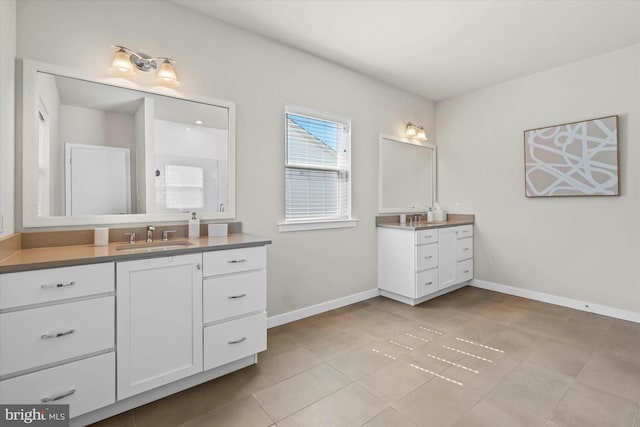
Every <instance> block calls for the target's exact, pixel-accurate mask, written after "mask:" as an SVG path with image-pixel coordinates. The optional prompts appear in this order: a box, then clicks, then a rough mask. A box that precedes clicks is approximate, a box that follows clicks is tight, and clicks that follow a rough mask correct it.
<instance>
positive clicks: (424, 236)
mask: <svg viewBox="0 0 640 427" xmlns="http://www.w3.org/2000/svg"><path fill="white" fill-rule="evenodd" d="M437 241H438V229H437V228H434V229H431V230H419V231H416V245H426V244H429V243H435V242H437Z"/></svg>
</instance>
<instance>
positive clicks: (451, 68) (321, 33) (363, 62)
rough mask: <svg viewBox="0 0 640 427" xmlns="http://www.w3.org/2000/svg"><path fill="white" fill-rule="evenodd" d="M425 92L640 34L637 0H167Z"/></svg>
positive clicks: (516, 73) (470, 85)
mask: <svg viewBox="0 0 640 427" xmlns="http://www.w3.org/2000/svg"><path fill="white" fill-rule="evenodd" d="M173 1H174V2H175V3H178V4H180V5H183V6H186V7H188V8H191V9H193V10H195V11H197V12H200V13H203V14H205V15H208V16H211V17H214V18H217V19H219V20H222V21H225V22H228V23H231V24H234V25H237V26H239V27H241V28H244V29H246V30H249V31H253V32H255V33H258V34H261V35H263V36H265V37H268V38H271V39H273V40H276V41H279V42H281V43H284V44H287V45H290V46H293V47H296V48H298V49H301V50H303V51H306V52H308V53H311V54H313V55H316V56H319V57H321V58H324V59H327V60H329V61H333V62H335V63H337V64H341V65H343V66H345V67H348V68H351V69H353V70H355V71H358V72H361V73H363V74H367V75H369V76H372V77H374V78H376V79H378V80H381V81H383V82H387V83H389V84H392V85H394V86H397V87H400V88H403V89H406V90H408V91H410V92H413V93H417V94H419V95H422V96H424V97H427V98H429V99H432V100H436V101H437V100H443V99H446V98H450V97H454V96H456V95H460V94H463V93H466V92H469V91H472V90H475V89H479V88H482V87H486V86H490V85H492V84H496V83H500V82H503V81H507V80H511V79H514V78H518V77H522V76H525V75H529V74H533V73H536V72H539V71H543V70H547V69H550V68H554V67H557V66H560V65H563V64H567V63H571V62H575V61H579V60H581V59H585V58H588V57H591V56H595V55H598V54H602V53H605V52H608V51H611V50H615V49H619V48H623V47H626V46H630V45H633V44H636V43H640V1H637V0H627V1H621V0H583V1H579V0H555V1H551V0H549V1H545V0H528V1H516V0H509V1H507V0H496V1H485V0H457V1H451V0H449V1H433V0H428V1H427V0H413V1H404V0H396V1H393V0H388V1H381V0H379V1H372V0H342V1H331V0H307V1H300V0H298V1H293V0H270V1H258V0H246V1H237V0H173Z"/></svg>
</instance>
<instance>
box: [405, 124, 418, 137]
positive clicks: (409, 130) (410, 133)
mask: <svg viewBox="0 0 640 427" xmlns="http://www.w3.org/2000/svg"><path fill="white" fill-rule="evenodd" d="M416 132H417V130H416V127H415V125H414V124H413V123H411V122H408V123H407V125H406V127H405V131H404V134H405V135H406V136H407V137H409V138H413V137H414V136H416Z"/></svg>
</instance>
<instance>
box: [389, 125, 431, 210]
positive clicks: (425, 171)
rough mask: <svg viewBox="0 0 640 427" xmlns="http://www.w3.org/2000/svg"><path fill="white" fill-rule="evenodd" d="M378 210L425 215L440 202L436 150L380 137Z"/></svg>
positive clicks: (404, 140) (427, 145) (398, 139)
mask: <svg viewBox="0 0 640 427" xmlns="http://www.w3.org/2000/svg"><path fill="white" fill-rule="evenodd" d="M379 162H380V164H379V169H378V210H379V212H380V213H401V212H424V211H426V210H428V209H429V208H430V207H432V206H433V204H434V203H435V200H436V147H435V145H431V144H425V143H417V142H413V141H409V140H407V139H404V138H396V137H392V136H386V135H380V142H379Z"/></svg>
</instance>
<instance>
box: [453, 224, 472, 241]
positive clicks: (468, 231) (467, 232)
mask: <svg viewBox="0 0 640 427" xmlns="http://www.w3.org/2000/svg"><path fill="white" fill-rule="evenodd" d="M456 233H457V235H458V239H464V238H465V237H471V236H473V225H471V224H469V225H460V226H458V227H456Z"/></svg>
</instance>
